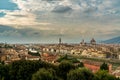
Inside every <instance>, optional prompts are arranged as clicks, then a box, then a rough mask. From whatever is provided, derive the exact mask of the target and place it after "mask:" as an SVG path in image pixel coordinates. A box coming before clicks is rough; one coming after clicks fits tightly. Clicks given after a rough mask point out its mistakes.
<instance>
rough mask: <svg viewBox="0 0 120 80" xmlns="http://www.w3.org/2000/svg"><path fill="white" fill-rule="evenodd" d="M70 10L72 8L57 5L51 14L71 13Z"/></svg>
mask: <svg viewBox="0 0 120 80" xmlns="http://www.w3.org/2000/svg"><path fill="white" fill-rule="evenodd" d="M71 10H72V8H70V7H69V6H62V5H59V6H56V7H55V8H54V9H53V12H56V13H65V12H68V11H71Z"/></svg>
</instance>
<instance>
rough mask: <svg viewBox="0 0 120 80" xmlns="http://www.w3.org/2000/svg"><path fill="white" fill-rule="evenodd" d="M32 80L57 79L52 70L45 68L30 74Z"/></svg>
mask: <svg viewBox="0 0 120 80" xmlns="http://www.w3.org/2000/svg"><path fill="white" fill-rule="evenodd" d="M32 80H57V79H56V76H55V74H54V70H52V69H49V70H46V69H45V68H42V69H39V71H37V72H36V73H35V74H33V76H32Z"/></svg>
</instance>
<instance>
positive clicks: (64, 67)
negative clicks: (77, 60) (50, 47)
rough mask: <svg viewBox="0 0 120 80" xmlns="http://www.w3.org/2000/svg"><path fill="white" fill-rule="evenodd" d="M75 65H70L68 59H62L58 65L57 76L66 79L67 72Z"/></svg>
mask: <svg viewBox="0 0 120 80" xmlns="http://www.w3.org/2000/svg"><path fill="white" fill-rule="evenodd" d="M74 68H75V66H74V65H72V63H70V62H68V61H62V62H61V63H60V65H59V66H58V73H59V74H58V76H59V77H61V78H63V79H64V80H66V79H67V73H68V72H69V71H70V70H71V69H74Z"/></svg>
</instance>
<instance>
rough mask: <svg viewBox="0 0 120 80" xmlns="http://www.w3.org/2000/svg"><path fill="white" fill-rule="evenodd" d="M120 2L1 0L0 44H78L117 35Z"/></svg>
mask: <svg viewBox="0 0 120 80" xmlns="http://www.w3.org/2000/svg"><path fill="white" fill-rule="evenodd" d="M119 3H120V0H0V42H3V43H4V42H7V43H57V42H58V39H59V37H61V38H62V42H63V43H79V42H80V41H81V40H82V39H84V40H85V41H89V40H90V39H91V38H95V39H96V40H97V41H102V40H107V39H110V38H113V37H117V36H120V5H119Z"/></svg>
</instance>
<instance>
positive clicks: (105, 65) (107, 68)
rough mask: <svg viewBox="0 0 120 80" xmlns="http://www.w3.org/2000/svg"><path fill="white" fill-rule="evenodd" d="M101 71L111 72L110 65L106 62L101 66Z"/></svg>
mask: <svg viewBox="0 0 120 80" xmlns="http://www.w3.org/2000/svg"><path fill="white" fill-rule="evenodd" d="M100 70H109V67H108V65H107V64H106V63H105V62H104V63H103V64H102V65H101V66H100Z"/></svg>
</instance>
